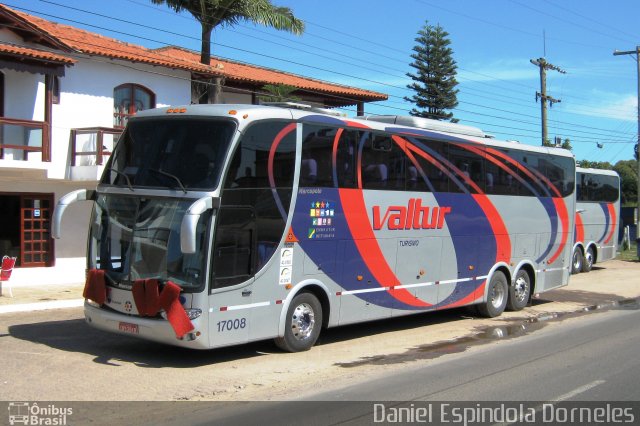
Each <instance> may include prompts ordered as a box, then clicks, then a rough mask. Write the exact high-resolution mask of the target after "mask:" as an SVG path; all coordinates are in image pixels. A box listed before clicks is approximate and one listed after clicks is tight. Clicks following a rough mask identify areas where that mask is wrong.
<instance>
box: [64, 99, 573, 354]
mask: <svg viewBox="0 0 640 426" xmlns="http://www.w3.org/2000/svg"><path fill="white" fill-rule="evenodd" d="M574 190H575V161H574V158H573V156H572V155H571V153H569V152H568V151H565V150H561V149H557V148H546V147H533V146H527V145H522V144H519V143H517V142H503V141H498V140H495V139H493V138H491V137H490V136H489V135H486V134H485V133H484V132H482V131H481V130H480V129H477V128H473V127H468V126H462V125H456V124H451V123H442V122H437V121H431V120H427V119H422V118H416V117H402V116H373V117H367V118H363V119H360V118H358V119H356V118H347V117H344V116H339V115H333V114H328V113H327V112H326V110H316V109H314V108H309V107H303V106H287V107H282V106H280V107H278V106H256V105H190V106H184V107H168V108H159V109H154V110H148V111H141V112H140V113H138V114H137V115H136V116H135V117H132V118H131V119H130V121H129V123H128V124H127V127H126V129H125V131H124V133H123V135H122V136H121V138H120V140H119V142H118V143H117V146H116V147H115V149H114V152H113V154H112V156H111V158H110V159H109V161H108V163H107V164H106V166H105V171H104V174H103V176H102V179H101V181H100V182H99V184H98V186H97V188H96V190H95V191H84V190H80V191H76V192H73V193H71V194H68V195H67V196H65V197H63V198H62V199H61V200H60V201H59V203H58V207H57V209H56V211H55V215H54V235H57V234H59V231H58V230H59V229H60V221H61V220H62V217H63V212H64V208H65V207H66V206H67V205H69V204H70V203H72V202H74V201H79V200H90V201H92V202H93V213H92V215H91V220H90V230H89V238H88V258H87V269H88V271H87V284H86V287H85V297H86V302H85V307H84V309H85V316H86V320H87V322H88V323H89V324H91V325H92V326H94V327H97V328H99V329H103V330H107V331H111V332H114V333H122V334H129V335H135V336H139V337H141V338H144V339H150V340H154V341H159V342H164V343H169V344H174V345H179V346H184V347H189V348H197V349H209V348H216V347H222V346H228V345H237V344H242V343H245V342H249V341H256V340H262V339H271V338H273V339H275V342H276V344H277V345H278V346H279V347H281V348H283V349H284V350H286V351H303V350H308V349H309V348H311V347H312V346H313V345H314V344H315V342H316V340H317V339H318V336H319V334H320V331H321V329H323V328H328V327H336V326H341V325H345V324H354V323H362V322H365V321H369V320H376V319H382V318H390V317H395V316H403V315H409V314H417V313H423V312H427V311H437V310H443V309H449V308H454V307H460V306H473V307H474V308H473V309H476V310H477V312H478V313H479V314H481V315H483V316H486V317H495V316H498V315H500V314H501V313H502V312H503V311H504V310H505V309H510V310H520V309H523V308H524V307H525V306H526V305H527V304H528V303H529V302H530V299H531V297H532V295H534V294H537V293H542V292H544V291H546V290H549V289H552V288H556V287H559V286H563V285H566V284H567V283H568V279H569V275H570V269H571V260H572V251H571V250H572V241H573V232H574V216H575V215H574V212H575V211H576V209H575V197H574Z"/></svg>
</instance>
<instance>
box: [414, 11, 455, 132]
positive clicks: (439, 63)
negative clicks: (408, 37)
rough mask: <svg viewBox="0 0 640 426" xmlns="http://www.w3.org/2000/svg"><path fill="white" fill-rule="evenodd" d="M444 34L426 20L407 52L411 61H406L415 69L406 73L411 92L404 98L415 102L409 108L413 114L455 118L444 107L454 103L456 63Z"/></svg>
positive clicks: (448, 118)
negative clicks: (410, 81) (414, 43)
mask: <svg viewBox="0 0 640 426" xmlns="http://www.w3.org/2000/svg"><path fill="white" fill-rule="evenodd" d="M448 36H449V33H448V32H446V31H445V30H444V29H443V28H442V27H441V26H440V25H439V24H438V25H437V26H435V27H434V26H432V25H429V24H428V22H427V23H425V25H424V27H422V29H421V30H420V31H418V37H417V38H416V39H415V41H416V42H417V44H416V45H415V46H414V48H413V51H414V52H415V53H412V54H411V58H413V60H414V61H413V62H412V63H411V64H410V65H411V66H412V67H413V68H415V70H416V71H415V73H411V72H409V73H407V76H408V77H411V79H412V80H413V83H411V84H408V85H407V88H409V89H411V90H413V91H414V92H415V94H414V95H413V96H412V97H405V98H404V99H405V100H406V101H407V102H411V103H413V104H414V105H415V106H414V108H412V110H411V112H410V114H411V115H413V116H417V117H424V118H431V119H434V120H450V121H452V122H456V121H457V120H456V119H454V118H453V113H451V112H447V111H446V110H449V109H452V108H455V107H456V106H457V105H458V99H457V96H456V95H457V93H458V90H457V89H456V86H457V85H458V82H457V81H456V69H457V66H456V61H455V60H454V59H453V57H452V56H451V55H452V54H453V50H452V49H451V48H450V47H449V45H450V44H451V41H449V39H448Z"/></svg>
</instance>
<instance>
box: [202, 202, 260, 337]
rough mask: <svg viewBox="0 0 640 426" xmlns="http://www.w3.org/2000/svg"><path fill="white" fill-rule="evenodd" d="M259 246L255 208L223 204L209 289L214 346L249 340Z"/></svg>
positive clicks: (218, 217) (218, 218) (219, 215)
mask: <svg viewBox="0 0 640 426" xmlns="http://www.w3.org/2000/svg"><path fill="white" fill-rule="evenodd" d="M256 247H257V244H256V222H255V212H254V209H253V208H252V207H246V206H223V207H221V208H220V210H219V211H218V215H217V225H216V229H215V242H214V245H213V256H212V265H213V268H212V277H211V289H210V291H209V310H210V315H209V339H210V344H211V346H221V345H227V344H236V343H242V342H246V341H247V340H248V336H249V328H250V324H251V313H252V306H251V303H252V301H253V287H254V275H255V271H254V265H255V261H254V259H255V255H256Z"/></svg>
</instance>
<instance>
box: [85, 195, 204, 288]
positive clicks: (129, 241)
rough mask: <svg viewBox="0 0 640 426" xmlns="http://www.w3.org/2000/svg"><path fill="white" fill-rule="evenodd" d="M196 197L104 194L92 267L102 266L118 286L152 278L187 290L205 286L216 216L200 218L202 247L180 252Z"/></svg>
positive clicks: (95, 219)
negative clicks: (187, 216)
mask: <svg viewBox="0 0 640 426" xmlns="http://www.w3.org/2000/svg"><path fill="white" fill-rule="evenodd" d="M192 203H193V200H176V199H168V198H157V199H154V198H142V199H141V198H139V197H131V196H121V195H106V194H105V195H100V196H99V197H98V199H97V200H96V204H95V207H94V211H93V216H92V220H91V234H90V235H91V237H90V240H89V268H97V269H102V270H104V271H105V272H106V275H107V277H108V278H109V282H110V283H112V284H114V285H121V284H122V285H124V286H127V285H130V284H131V283H133V281H135V280H138V279H146V278H157V279H160V280H171V281H173V282H174V283H176V284H178V285H179V286H180V287H182V288H183V289H184V290H186V291H199V290H200V289H202V288H203V286H204V282H205V273H206V263H205V254H206V235H207V232H206V230H207V229H208V226H209V224H210V222H211V220H210V218H211V214H210V213H209V214H203V215H201V217H200V221H199V222H198V225H197V229H196V244H197V250H196V253H194V254H183V253H182V252H181V251H180V235H179V234H180V224H181V222H182V218H183V217H184V213H185V211H186V210H187V209H188V208H189V206H190V205H191V204H192Z"/></svg>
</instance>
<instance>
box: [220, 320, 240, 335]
mask: <svg viewBox="0 0 640 426" xmlns="http://www.w3.org/2000/svg"><path fill="white" fill-rule="evenodd" d="M246 326H247V319H246V318H236V319H230V320H223V321H218V333H220V332H223V331H232V330H240V329H242V328H245V327H246Z"/></svg>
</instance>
